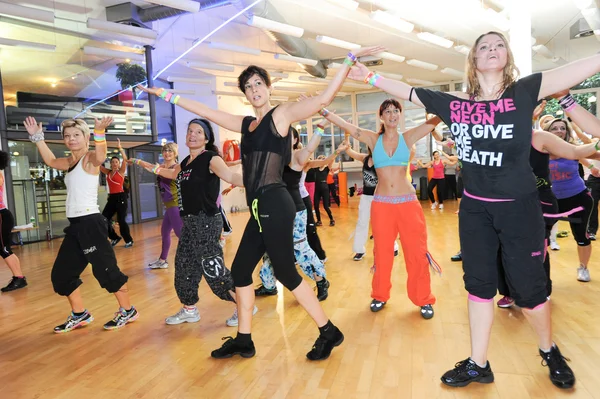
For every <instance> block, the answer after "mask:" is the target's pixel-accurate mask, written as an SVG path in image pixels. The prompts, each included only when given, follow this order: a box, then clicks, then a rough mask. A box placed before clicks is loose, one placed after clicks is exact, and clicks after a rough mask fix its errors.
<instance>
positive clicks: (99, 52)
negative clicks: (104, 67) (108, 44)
mask: <svg viewBox="0 0 600 399" xmlns="http://www.w3.org/2000/svg"><path fill="white" fill-rule="evenodd" d="M83 53H84V54H87V55H95V56H99V57H110V58H120V59H127V58H129V59H130V60H135V61H142V60H143V59H144V54H140V53H132V52H129V51H118V50H111V49H107V48H100V47H92V46H84V47H83Z"/></svg>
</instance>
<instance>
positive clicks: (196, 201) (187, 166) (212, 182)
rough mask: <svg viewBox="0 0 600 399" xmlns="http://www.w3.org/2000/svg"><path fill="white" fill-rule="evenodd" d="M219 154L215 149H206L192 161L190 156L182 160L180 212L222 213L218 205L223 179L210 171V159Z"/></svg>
mask: <svg viewBox="0 0 600 399" xmlns="http://www.w3.org/2000/svg"><path fill="white" fill-rule="evenodd" d="M218 156H219V154H217V153H216V152H213V151H204V152H203V153H202V154H200V155H198V156H197V157H196V158H194V160H193V161H192V162H190V156H189V155H188V156H187V157H185V158H184V160H183V161H181V172H179V174H178V175H177V194H178V197H179V214H180V215H181V216H186V215H198V214H199V213H200V212H204V213H206V214H207V215H215V214H218V213H220V212H219V207H218V206H217V198H218V197H219V189H220V188H221V181H220V179H219V177H218V176H217V175H215V174H214V173H212V172H211V171H210V161H211V160H212V158H213V157H218Z"/></svg>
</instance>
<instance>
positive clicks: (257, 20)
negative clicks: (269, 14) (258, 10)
mask: <svg viewBox="0 0 600 399" xmlns="http://www.w3.org/2000/svg"><path fill="white" fill-rule="evenodd" d="M248 25H250V26H254V27H255V28H260V29H265V30H270V31H273V32H279V33H283V34H285V35H290V36H294V37H302V35H303V34H304V29H302V28H298V27H296V26H292V25H288V24H282V23H281V22H276V21H272V20H270V19H265V18H261V17H257V16H256V15H253V16H252V17H250V19H249V20H248Z"/></svg>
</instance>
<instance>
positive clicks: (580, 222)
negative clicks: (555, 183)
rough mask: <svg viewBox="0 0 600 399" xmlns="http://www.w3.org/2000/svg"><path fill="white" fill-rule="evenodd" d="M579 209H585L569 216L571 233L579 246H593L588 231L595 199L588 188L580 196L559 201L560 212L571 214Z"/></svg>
mask: <svg viewBox="0 0 600 399" xmlns="http://www.w3.org/2000/svg"><path fill="white" fill-rule="evenodd" d="M578 207H581V208H583V209H582V210H580V211H578V212H575V213H573V214H571V215H569V219H571V220H570V221H569V224H570V225H571V232H572V233H573V238H574V239H575V242H576V243H577V245H579V246H580V247H587V246H588V245H590V244H591V241H590V238H589V236H588V233H587V230H588V224H589V223H590V216H591V215H592V208H593V207H594V199H593V198H592V195H591V194H590V191H589V190H588V189H587V188H586V189H585V190H583V191H582V192H580V193H579V194H576V195H574V196H572V197H568V198H562V199H559V200H558V209H559V210H560V212H569V211H572V210H573V209H575V208H578Z"/></svg>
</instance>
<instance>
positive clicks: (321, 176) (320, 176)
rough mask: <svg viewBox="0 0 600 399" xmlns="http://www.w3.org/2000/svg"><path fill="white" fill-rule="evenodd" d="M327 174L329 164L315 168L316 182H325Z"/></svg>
mask: <svg viewBox="0 0 600 399" xmlns="http://www.w3.org/2000/svg"><path fill="white" fill-rule="evenodd" d="M328 174H329V166H325V168H324V169H323V170H319V169H317V183H325V184H327V175H328Z"/></svg>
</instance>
